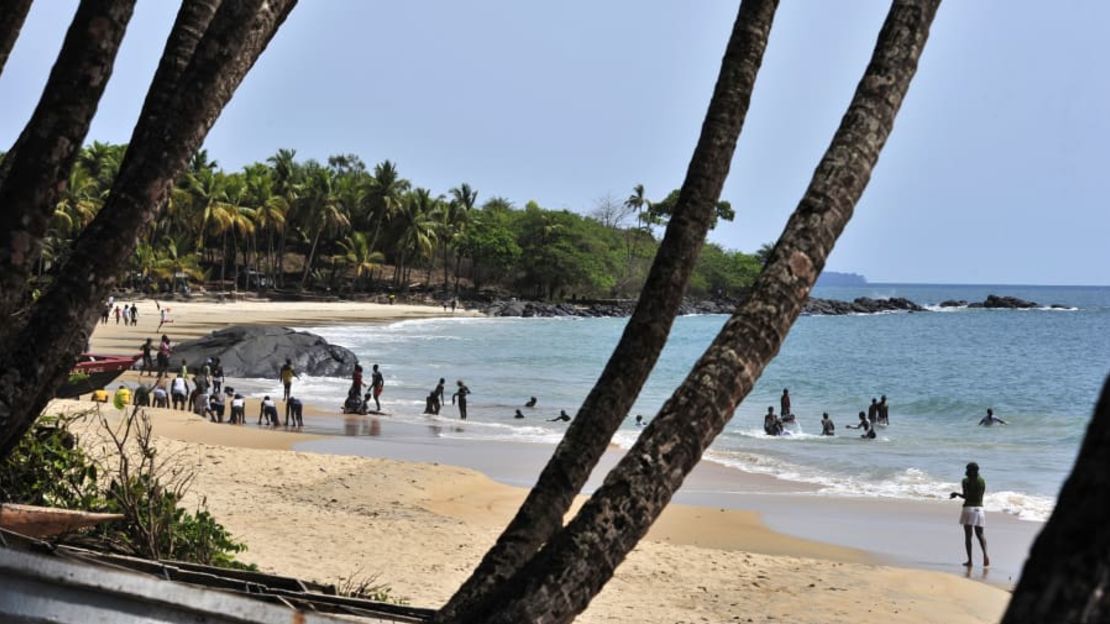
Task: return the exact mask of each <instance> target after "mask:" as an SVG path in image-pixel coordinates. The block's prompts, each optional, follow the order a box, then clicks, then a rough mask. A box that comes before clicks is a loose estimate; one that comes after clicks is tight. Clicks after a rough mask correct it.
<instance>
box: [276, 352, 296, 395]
mask: <svg viewBox="0 0 1110 624" xmlns="http://www.w3.org/2000/svg"><path fill="white" fill-rule="evenodd" d="M278 376H280V377H281V385H282V386H283V387H284V388H285V394H284V395H283V396H282V400H283V401H288V400H289V397H290V396H292V391H293V378H294V377H300V375H298V374H297V371H295V370H293V360H290V359H289V358H286V359H285V364H283V365H282V366H281V371H279V373H278Z"/></svg>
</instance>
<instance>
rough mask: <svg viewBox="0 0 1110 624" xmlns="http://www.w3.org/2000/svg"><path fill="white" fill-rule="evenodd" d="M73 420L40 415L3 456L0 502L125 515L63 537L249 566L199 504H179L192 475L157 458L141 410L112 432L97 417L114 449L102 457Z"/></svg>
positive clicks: (137, 552) (133, 550)
mask: <svg viewBox="0 0 1110 624" xmlns="http://www.w3.org/2000/svg"><path fill="white" fill-rule="evenodd" d="M76 418H80V416H79V417H72V416H70V417H66V416H49V415H44V416H42V417H41V418H40V419H39V420H38V422H36V424H35V426H34V427H33V428H32V429H31V430H30V431H29V432H28V433H27V435H25V436H24V437H23V439H22V440H21V441H20V443H19V445H18V446H16V447H15V449H14V450H13V452H12V453H11V454H10V455H8V456H7V457H6V458H4V459H3V460H2V461H0V501H2V502H6V503H21V504H26V505H41V506H44V507H60V508H64V509H80V510H84V511H96V512H105V513H119V514H123V515H124V519H123V520H120V521H118V522H111V523H108V524H104V525H101V526H99V527H97V528H93V529H89V530H87V531H86V532H85V533H83V534H78V535H70V536H63V540H65V539H69V540H74V541H78V542H80V543H85V544H88V543H90V542H91V543H95V544H96V545H97V546H98V547H101V548H105V549H108V550H112V551H114V552H121V553H124V554H128V555H137V556H142V557H149V558H152V559H175V560H178V561H191V562H194V563H202V564H206V565H216V566H224V567H237V568H244V567H245V568H253V566H250V565H246V564H243V563H241V562H239V561H236V560H235V555H236V554H237V553H240V552H243V551H244V550H246V546H245V545H243V544H242V543H240V542H237V541H235V539H234V538H233V537H232V536H231V534H230V533H228V531H227V529H225V528H224V527H223V526H222V525H221V524H220V523H219V522H217V521H216V520H215V518H213V517H212V515H211V514H209V513H208V511H207V510H205V509H204V508H203V506H202V507H201V508H200V509H197V510H196V511H195V512H190V511H187V510H186V509H185V508H183V507H182V506H181V503H182V498H183V497H184V495H185V492H186V491H187V489H188V486H189V484H190V483H191V481H192V474H190V473H188V472H185V471H182V470H181V469H180V467H179V466H177V465H176V464H175V463H174V462H173V461H172V458H170V459H166V460H163V459H161V458H159V457H158V456H157V453H156V452H155V449H154V448H153V446H152V445H151V441H150V426H149V421H147V420H146V419H145V417H144V416H142V414H132V415H131V416H130V417H129V418H128V419H126V421H125V423H124V424H123V425H122V426H121V427H120V428H119V429H115V430H113V429H111V428H109V427H108V425H107V424H106V423H105V422H104V421H100V425H101V428H102V431H103V433H104V434H105V436H106V437H107V439H108V441H109V444H110V445H111V446H112V447H113V450H114V451H115V453H112V454H111V455H109V457H108V458H106V459H104V460H98V459H95V458H93V457H92V456H90V455H89V453H87V452H86V451H85V450H83V449H82V447H81V446H80V445H79V444H78V443H77V437H76V436H75V435H74V434H73V433H72V432H71V431H70V423H71V422H72V421H74V420H76Z"/></svg>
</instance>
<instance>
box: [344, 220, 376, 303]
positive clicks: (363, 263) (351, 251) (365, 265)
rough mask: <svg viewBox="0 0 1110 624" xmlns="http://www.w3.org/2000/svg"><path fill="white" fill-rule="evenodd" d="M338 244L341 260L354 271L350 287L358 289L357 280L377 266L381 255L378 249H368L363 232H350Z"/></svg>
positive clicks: (366, 239) (368, 244)
mask: <svg viewBox="0 0 1110 624" xmlns="http://www.w3.org/2000/svg"><path fill="white" fill-rule="evenodd" d="M339 246H340V248H342V250H343V261H344V262H345V263H346V264H347V266H348V267H350V268H352V269H354V272H355V279H354V284H352V287H351V289H352V290H358V286H359V282H360V281H361V280H362V279H363V278H364V277H368V276H369V275H371V274H372V273H373V272H374V271H375V270H376V269H377V268H378V265H380V264H381V262H382V260H383V256H382V254H381V252H379V251H371V250H370V239H369V237H367V236H366V233H365V232H351V233H350V234H348V235H347V238H346V239H344V240H342V241H339Z"/></svg>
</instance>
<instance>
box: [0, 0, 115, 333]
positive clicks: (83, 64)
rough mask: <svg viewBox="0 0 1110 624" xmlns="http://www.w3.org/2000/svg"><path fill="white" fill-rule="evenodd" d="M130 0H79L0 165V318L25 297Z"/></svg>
mask: <svg viewBox="0 0 1110 624" xmlns="http://www.w3.org/2000/svg"><path fill="white" fill-rule="evenodd" d="M134 8H135V0H110V1H109V0H83V2H81V4H80V5H79V6H78V7H77V13H76V14H75V15H74V17H73V22H72V23H70V26H69V30H68V32H66V38H65V42H64V43H63V44H62V50H61V52H60V53H59V54H58V60H57V61H56V62H55V63H54V68H53V69H52V70H51V71H50V78H49V79H48V80H47V82H46V88H45V89H44V90H43V93H42V98H41V99H39V103H38V106H36V107H35V112H34V114H33V115H32V116H31V120H30V122H28V123H27V126H26V127H25V128H24V129H23V132H22V133H20V135H19V138H18V139H16V142H15V145H14V146H13V147H12V149H11V153H9V154H8V155H7V157H6V158H5V159H4V163H3V165H0V208H2V209H0V322H3V323H5V324H6V323H8V322H9V320H10V319H11V318H12V316H13V315H14V314H15V312H16V310H18V309H19V308H20V307H21V306H22V305H23V303H24V301H25V300H26V299H27V292H28V282H29V281H30V279H31V276H32V275H33V273H34V267H35V264H36V263H37V262H38V259H39V256H40V255H41V253H42V239H43V237H44V236H45V235H46V230H47V228H48V227H49V225H50V217H51V216H52V215H53V214H54V206H55V204H56V203H57V202H58V198H59V197H60V196H61V194H62V192H63V191H64V190H65V185H66V181H67V180H68V178H69V172H70V169H72V168H73V163H74V161H75V160H76V158H77V153H78V152H79V151H80V149H81V145H82V144H83V143H84V142H85V135H86V134H87V133H88V131H89V124H90V123H92V118H93V115H95V114H96V108H97V105H98V104H99V103H100V96H101V95H103V93H104V87H105V86H107V84H108V78H109V77H110V76H111V75H112V64H113V63H114V62H115V59H116V52H117V51H118V50H119V45H120V42H121V41H122V40H123V33H124V31H126V30H127V22H128V21H129V20H130V19H131V13H132V11H133V10H134Z"/></svg>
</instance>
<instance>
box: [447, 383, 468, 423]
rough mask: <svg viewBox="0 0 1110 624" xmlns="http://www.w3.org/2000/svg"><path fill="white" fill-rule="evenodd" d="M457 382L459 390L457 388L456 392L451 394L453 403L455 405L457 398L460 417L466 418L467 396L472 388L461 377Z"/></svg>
mask: <svg viewBox="0 0 1110 624" xmlns="http://www.w3.org/2000/svg"><path fill="white" fill-rule="evenodd" d="M455 383H456V384H457V385H458V390H455V394H452V395H451V405H454V404H455V401H456V400H457V401H458V404H459V418H460V419H461V420H466V397H467V395H469V394H470V388H467V387H466V384H464V383H463V380H461V379H460V380H458V381H456V382H455Z"/></svg>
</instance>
